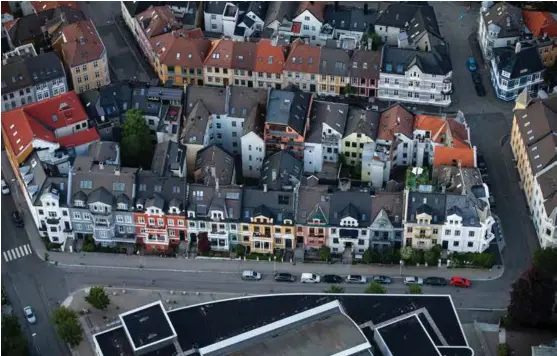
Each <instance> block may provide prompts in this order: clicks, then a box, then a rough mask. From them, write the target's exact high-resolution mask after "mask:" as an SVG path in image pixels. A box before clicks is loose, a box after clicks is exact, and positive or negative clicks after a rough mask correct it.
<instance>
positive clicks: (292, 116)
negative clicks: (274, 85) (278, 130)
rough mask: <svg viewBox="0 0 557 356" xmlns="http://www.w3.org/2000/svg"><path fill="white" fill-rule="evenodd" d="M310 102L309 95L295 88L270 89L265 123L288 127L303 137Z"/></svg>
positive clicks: (311, 98)
mask: <svg viewBox="0 0 557 356" xmlns="http://www.w3.org/2000/svg"><path fill="white" fill-rule="evenodd" d="M312 102H313V95H312V94H311V93H306V92H303V91H301V90H299V89H298V88H296V87H291V88H290V89H282V90H281V89H271V91H270V93H269V99H268V103H267V123H269V124H279V125H288V126H290V127H291V128H292V129H294V130H295V131H296V132H297V133H298V134H300V135H305V133H306V132H305V129H306V122H307V119H308V117H309V113H310V110H311V106H312Z"/></svg>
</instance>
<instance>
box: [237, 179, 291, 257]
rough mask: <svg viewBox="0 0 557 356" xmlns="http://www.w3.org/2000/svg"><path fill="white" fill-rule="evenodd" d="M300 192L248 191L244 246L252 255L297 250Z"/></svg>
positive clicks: (244, 205) (245, 193)
mask: <svg viewBox="0 0 557 356" xmlns="http://www.w3.org/2000/svg"><path fill="white" fill-rule="evenodd" d="M296 200H297V199H296V192H292V191H266V190H265V189H263V190H259V189H250V188H244V191H243V196H242V207H241V209H242V210H241V211H242V213H241V214H242V215H241V217H240V219H241V223H240V229H241V232H240V235H241V240H240V243H241V244H242V245H244V246H246V247H247V248H248V249H249V251H251V252H258V253H273V252H274V251H275V249H293V248H294V247H296V241H295V237H294V236H295V230H294V229H295V204H296Z"/></svg>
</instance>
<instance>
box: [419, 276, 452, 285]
mask: <svg viewBox="0 0 557 356" xmlns="http://www.w3.org/2000/svg"><path fill="white" fill-rule="evenodd" d="M424 284H427V285H430V286H446V285H447V280H446V279H445V278H442V277H427V278H426V279H424Z"/></svg>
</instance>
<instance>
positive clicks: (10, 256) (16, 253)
mask: <svg viewBox="0 0 557 356" xmlns="http://www.w3.org/2000/svg"><path fill="white" fill-rule="evenodd" d="M31 254H33V250H32V249H31V246H30V245H29V244H26V245H23V246H17V247H14V248H12V249H10V250H8V251H4V252H3V255H4V259H5V260H6V262H10V261H13V260H16V259H18V258H22V257H25V256H29V255H31Z"/></svg>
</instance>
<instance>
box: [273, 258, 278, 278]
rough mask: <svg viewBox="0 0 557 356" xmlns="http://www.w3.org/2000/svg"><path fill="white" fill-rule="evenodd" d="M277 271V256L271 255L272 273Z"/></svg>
mask: <svg viewBox="0 0 557 356" xmlns="http://www.w3.org/2000/svg"><path fill="white" fill-rule="evenodd" d="M276 273H277V256H276V255H275V256H273V275H274V274H276Z"/></svg>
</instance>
